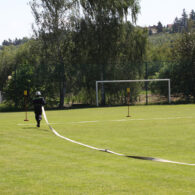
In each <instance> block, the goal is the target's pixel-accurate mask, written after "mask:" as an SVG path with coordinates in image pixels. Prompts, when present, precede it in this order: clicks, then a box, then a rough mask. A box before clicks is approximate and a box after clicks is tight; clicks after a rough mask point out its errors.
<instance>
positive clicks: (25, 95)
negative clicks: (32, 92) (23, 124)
mask: <svg viewBox="0 0 195 195" xmlns="http://www.w3.org/2000/svg"><path fill="white" fill-rule="evenodd" d="M27 96H28V92H27V90H24V106H25V119H24V121H28V117H27Z"/></svg>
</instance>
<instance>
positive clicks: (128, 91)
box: [127, 88, 130, 117]
mask: <svg viewBox="0 0 195 195" xmlns="http://www.w3.org/2000/svg"><path fill="white" fill-rule="evenodd" d="M127 95H128V114H127V117H130V115H129V106H130V88H127Z"/></svg>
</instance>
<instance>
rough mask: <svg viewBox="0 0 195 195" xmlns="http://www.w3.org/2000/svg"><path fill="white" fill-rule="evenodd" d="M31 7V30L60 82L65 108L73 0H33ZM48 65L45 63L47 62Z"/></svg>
mask: <svg viewBox="0 0 195 195" xmlns="http://www.w3.org/2000/svg"><path fill="white" fill-rule="evenodd" d="M30 5H31V8H32V11H33V14H34V17H35V22H36V27H35V28H34V31H35V34H36V35H37V38H39V39H40V40H42V49H43V52H44V55H45V57H46V58H45V62H46V61H49V62H50V63H48V65H50V66H51V68H50V71H52V72H53V74H51V76H55V77H56V78H57V79H58V80H59V92H60V103H59V107H61V108H62V107H63V106H64V97H65V92H66V83H67V73H68V72H69V66H70V64H71V55H70V52H71V49H72V47H73V43H72V41H71V39H72V38H71V31H72V30H73V25H72V24H73V23H72V18H71V15H70V13H71V9H73V8H74V6H76V1H75V0H55V1H54V0H32V1H31V3H30ZM46 63H47V62H46Z"/></svg>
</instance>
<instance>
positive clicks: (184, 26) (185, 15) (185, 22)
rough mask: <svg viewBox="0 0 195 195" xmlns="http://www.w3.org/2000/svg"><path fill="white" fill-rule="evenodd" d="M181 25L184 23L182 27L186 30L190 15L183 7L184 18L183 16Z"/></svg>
mask: <svg viewBox="0 0 195 195" xmlns="http://www.w3.org/2000/svg"><path fill="white" fill-rule="evenodd" d="M181 25H182V29H183V30H184V31H186V30H187V25H188V15H187V14H186V11H185V9H183V13H182V18H181Z"/></svg>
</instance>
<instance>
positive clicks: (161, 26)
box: [157, 21, 163, 33]
mask: <svg viewBox="0 0 195 195" xmlns="http://www.w3.org/2000/svg"><path fill="white" fill-rule="evenodd" d="M157 32H158V33H161V32H163V25H162V23H161V22H160V21H159V22H158V25H157Z"/></svg>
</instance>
